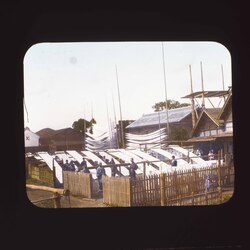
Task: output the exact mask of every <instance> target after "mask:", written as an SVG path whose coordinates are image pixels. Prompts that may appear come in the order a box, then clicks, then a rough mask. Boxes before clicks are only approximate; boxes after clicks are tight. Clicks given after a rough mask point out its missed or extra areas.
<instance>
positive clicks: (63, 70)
mask: <svg viewBox="0 0 250 250" xmlns="http://www.w3.org/2000/svg"><path fill="white" fill-rule="evenodd" d="M163 45H164V58H165V73H166V86H167V98H168V99H173V100H176V101H179V102H181V103H182V102H187V103H190V100H189V99H182V98H181V97H183V96H185V95H187V94H189V93H190V91H191V90H190V74H189V65H191V67H192V80H193V90H194V91H200V90H201V88H202V87H201V86H202V85H201V67H200V62H202V69H203V83H204V90H223V84H222V71H221V65H223V73H224V86H225V90H227V89H228V86H232V75H231V74H232V72H231V56H230V52H229V51H228V50H227V48H226V47H224V46H223V45H221V44H219V43H216V42H163ZM116 66H117V71H118V81H119V89H120V103H121V111H122V119H123V120H136V119H138V118H140V117H141V116H142V115H143V114H148V113H152V112H154V110H153V108H152V106H153V105H154V104H155V103H157V102H160V101H165V82H164V69H163V54H162V42H82V43H78V42H77V43H40V44H35V45H33V46H32V47H31V48H30V49H29V50H28V51H27V53H26V55H25V57H24V98H25V103H26V107H27V110H28V116H27V113H26V110H25V109H24V126H25V127H26V126H28V127H29V128H30V129H31V130H32V131H33V132H37V131H38V130H40V129H43V128H52V129H62V128H67V127H72V124H73V122H74V121H76V120H78V119H79V118H85V119H86V120H90V119H91V118H92V114H93V117H94V118H95V120H96V121H97V125H98V126H99V127H103V129H104V130H107V128H108V118H107V117H108V115H107V110H108V113H109V119H110V120H111V121H112V122H113V121H114V116H115V115H114V113H115V114H116V120H117V121H118V120H119V119H120V112H119V101H118V92H117V79H116ZM112 96H113V100H114V105H113V101H112ZM217 103H219V101H217ZM206 105H207V106H209V103H208V102H206ZM114 110H115V112H114Z"/></svg>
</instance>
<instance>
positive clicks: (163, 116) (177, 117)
mask: <svg viewBox="0 0 250 250" xmlns="http://www.w3.org/2000/svg"><path fill="white" fill-rule="evenodd" d="M191 112H192V108H191V106H186V107H181V108H176V109H169V110H168V122H169V123H175V122H180V121H181V120H182V119H184V118H185V117H186V116H188V115H189V114H191ZM159 122H160V123H161V124H167V112H166V110H163V111H159V112H154V113H151V114H146V115H143V116H142V117H141V118H139V119H138V120H136V121H134V122H132V123H131V124H130V125H128V126H127V127H126V128H136V127H143V126H153V125H157V124H159Z"/></svg>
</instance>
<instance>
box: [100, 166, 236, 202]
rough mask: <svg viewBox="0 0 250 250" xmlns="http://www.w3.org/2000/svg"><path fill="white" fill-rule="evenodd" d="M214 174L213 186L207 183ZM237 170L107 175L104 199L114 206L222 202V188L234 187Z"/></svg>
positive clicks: (225, 167) (224, 167)
mask: <svg viewBox="0 0 250 250" xmlns="http://www.w3.org/2000/svg"><path fill="white" fill-rule="evenodd" d="M207 176H209V177H210V184H209V188H206V186H205V179H206V177H207ZM233 184H234V170H233V168H230V167H227V166H218V167H208V168H201V169H192V170H184V171H178V172H173V173H168V174H165V173H162V174H160V175H151V176H143V175H142V176H137V179H136V180H134V181H133V180H131V179H130V178H127V177H126V178H125V177H111V178H110V177H104V178H103V188H104V191H103V201H104V203H106V204H109V205H111V206H112V205H114V206H160V205H161V206H178V205H210V204H219V203H221V192H222V190H221V188H223V187H233Z"/></svg>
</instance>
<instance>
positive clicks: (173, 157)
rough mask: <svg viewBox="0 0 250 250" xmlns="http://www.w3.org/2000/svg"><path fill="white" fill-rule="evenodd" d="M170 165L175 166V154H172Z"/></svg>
mask: <svg viewBox="0 0 250 250" xmlns="http://www.w3.org/2000/svg"><path fill="white" fill-rule="evenodd" d="M171 166H172V167H177V160H176V159H175V156H174V155H173V156H172V160H171Z"/></svg>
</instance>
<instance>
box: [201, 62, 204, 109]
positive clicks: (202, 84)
mask: <svg viewBox="0 0 250 250" xmlns="http://www.w3.org/2000/svg"><path fill="white" fill-rule="evenodd" d="M200 65H201V88H202V108H204V107H205V98H204V83H203V71H202V62H200Z"/></svg>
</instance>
